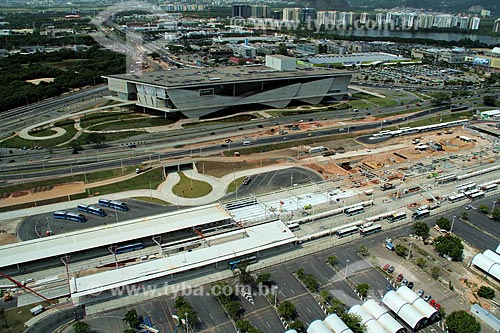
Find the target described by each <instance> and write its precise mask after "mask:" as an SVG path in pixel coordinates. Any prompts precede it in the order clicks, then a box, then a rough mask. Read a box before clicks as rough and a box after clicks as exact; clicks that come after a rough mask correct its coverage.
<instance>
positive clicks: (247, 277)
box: [236, 264, 255, 285]
mask: <svg viewBox="0 0 500 333" xmlns="http://www.w3.org/2000/svg"><path fill="white" fill-rule="evenodd" d="M236 274H237V275H238V280H239V281H240V282H241V283H243V284H249V285H255V279H254V278H253V276H252V274H251V273H250V271H248V270H247V266H246V265H242V264H240V265H238V270H237V271H236Z"/></svg>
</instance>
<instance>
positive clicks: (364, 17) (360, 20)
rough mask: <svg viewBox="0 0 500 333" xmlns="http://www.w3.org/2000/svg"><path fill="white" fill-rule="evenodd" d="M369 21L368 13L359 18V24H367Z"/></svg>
mask: <svg viewBox="0 0 500 333" xmlns="http://www.w3.org/2000/svg"><path fill="white" fill-rule="evenodd" d="M368 19H369V16H368V13H361V16H360V17H359V23H361V24H366V21H368Z"/></svg>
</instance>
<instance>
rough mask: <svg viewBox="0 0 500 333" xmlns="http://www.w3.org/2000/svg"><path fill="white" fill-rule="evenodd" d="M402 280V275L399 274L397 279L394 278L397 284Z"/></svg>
mask: <svg viewBox="0 0 500 333" xmlns="http://www.w3.org/2000/svg"><path fill="white" fill-rule="evenodd" d="M402 280H403V274H402V273H399V275H398V277H397V278H396V281H397V282H401V281H402Z"/></svg>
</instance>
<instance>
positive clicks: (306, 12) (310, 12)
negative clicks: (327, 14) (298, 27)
mask: <svg viewBox="0 0 500 333" xmlns="http://www.w3.org/2000/svg"><path fill="white" fill-rule="evenodd" d="M314 20H316V9H314V8H302V9H301V10H300V22H301V23H305V22H312V21H314Z"/></svg>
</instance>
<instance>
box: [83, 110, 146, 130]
mask: <svg viewBox="0 0 500 333" xmlns="http://www.w3.org/2000/svg"><path fill="white" fill-rule="evenodd" d="M141 116H142V114H137V113H133V112H123V111H114V112H95V113H88V114H86V115H84V116H83V117H81V118H80V126H82V128H89V127H92V126H94V125H97V124H100V123H104V122H108V121H119V120H125V119H128V118H137V117H141ZM144 117H146V116H144Z"/></svg>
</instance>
